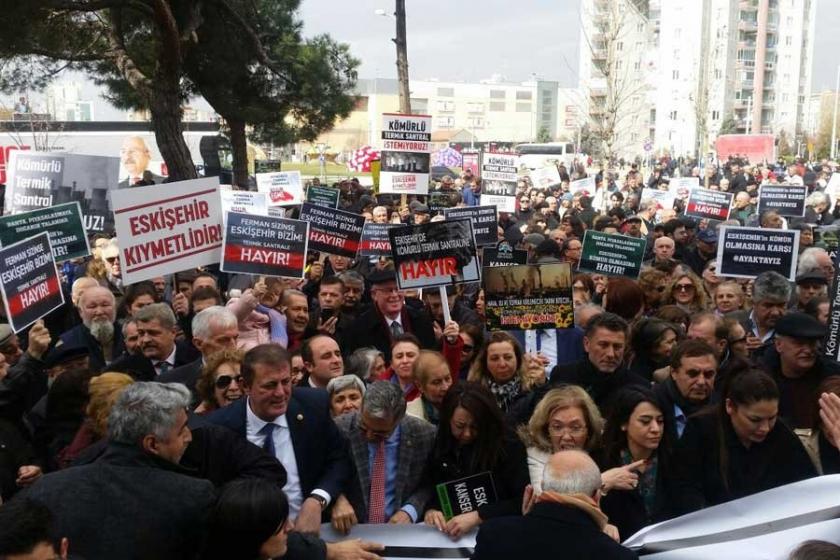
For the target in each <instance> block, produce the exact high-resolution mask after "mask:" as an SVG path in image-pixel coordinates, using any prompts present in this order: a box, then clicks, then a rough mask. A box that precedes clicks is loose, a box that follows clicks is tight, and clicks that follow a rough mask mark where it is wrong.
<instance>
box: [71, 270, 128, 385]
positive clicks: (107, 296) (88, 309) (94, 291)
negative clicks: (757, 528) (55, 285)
mask: <svg viewBox="0 0 840 560" xmlns="http://www.w3.org/2000/svg"><path fill="white" fill-rule="evenodd" d="M114 304H115V301H114V294H112V293H111V291H110V290H109V289H108V288H103V287H102V286H96V287H93V288H88V289H87V290H85V291H84V292H83V293H82V295H81V297H80V298H79V314H80V315H81V317H82V324H81V325H78V326H75V327H73V328H72V329H70V330H69V331H65V332H64V333H62V334H61V336H60V337H59V341H58V343H57V344H56V346H61V345H67V346H72V347H74V348H75V347H78V346H81V347H84V348H87V349H88V351H89V352H90V368H91V370H92V371H102V370H103V369H104V368H105V365H106V364H108V363H109V362H111V361H112V360H114V359H115V358H117V357H118V356H120V354H122V353H123V352H124V351H125V346H124V344H123V340H122V329H120V328H119V325H117V324H116V318H117V311H116V307H115V305H114Z"/></svg>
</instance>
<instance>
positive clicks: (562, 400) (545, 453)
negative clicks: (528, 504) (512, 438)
mask: <svg viewBox="0 0 840 560" xmlns="http://www.w3.org/2000/svg"><path fill="white" fill-rule="evenodd" d="M603 426H604V420H603V418H601V413H600V411H599V410H598V407H597V406H596V405H595V402H594V401H593V400H592V397H590V396H589V394H588V393H587V392H586V391H584V390H583V389H582V388H581V387H578V386H577V385H563V386H561V387H558V388H557V389H552V390H551V391H549V392H548V393H546V394H545V396H544V397H543V399H542V400H541V401H540V402H539V404H538V405H537V407H536V408H535V409H534V414H533V415H532V416H531V420H530V421H529V422H528V424H525V425H522V426H521V427H520V428H519V437H520V438H521V439H522V442H523V443H524V444H525V446H526V447H527V452H528V471H529V473H530V475H531V485H532V486H533V487H534V492H535V493H539V492H541V490H542V488H541V483H542V475H543V469H544V468H545V464H546V462H547V461H548V459H549V457H551V455H552V454H554V453H557V452H558V451H565V450H567V449H580V450H581V451H586V452H587V453H589V452H591V451H593V450H595V449H597V448H598V445H599V443H600V441H601V430H602V429H603Z"/></svg>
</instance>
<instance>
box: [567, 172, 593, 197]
mask: <svg viewBox="0 0 840 560" xmlns="http://www.w3.org/2000/svg"><path fill="white" fill-rule="evenodd" d="M569 192H570V193H572V194H577V193H579V192H582V193H584V194H585V195H587V196H592V195H594V194H595V177H594V176H592V175H590V176H589V177H584V178H583V179H576V180H574V181H572V182H571V183H569Z"/></svg>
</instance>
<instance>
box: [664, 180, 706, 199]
mask: <svg viewBox="0 0 840 560" xmlns="http://www.w3.org/2000/svg"><path fill="white" fill-rule="evenodd" d="M699 187H700V178H699V177H674V178H673V179H671V181H670V182H669V183H668V190H669V191H671V192H673V193H674V195H675V196H676V197H677V198H680V199H681V200H685V199H686V198H688V194H689V193H690V192H691V189H696V188H699Z"/></svg>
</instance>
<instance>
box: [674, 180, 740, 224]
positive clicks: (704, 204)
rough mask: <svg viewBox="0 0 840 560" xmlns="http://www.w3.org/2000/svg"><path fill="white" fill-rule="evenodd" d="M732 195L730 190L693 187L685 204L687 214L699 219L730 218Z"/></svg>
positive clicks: (720, 219)
mask: <svg viewBox="0 0 840 560" xmlns="http://www.w3.org/2000/svg"><path fill="white" fill-rule="evenodd" d="M732 196H733V195H732V193H729V192H721V191H713V190H711V189H699V188H698V189H691V191H690V193H689V195H688V201H687V202H686V205H685V215H686V216H688V217H689V218H697V219H699V220H703V219H707V220H719V221H721V222H723V221H725V220H728V219H729V210H730V208H732Z"/></svg>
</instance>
